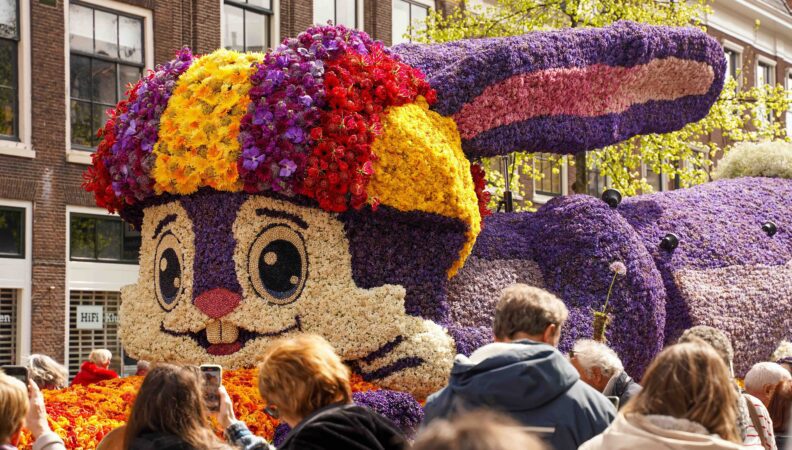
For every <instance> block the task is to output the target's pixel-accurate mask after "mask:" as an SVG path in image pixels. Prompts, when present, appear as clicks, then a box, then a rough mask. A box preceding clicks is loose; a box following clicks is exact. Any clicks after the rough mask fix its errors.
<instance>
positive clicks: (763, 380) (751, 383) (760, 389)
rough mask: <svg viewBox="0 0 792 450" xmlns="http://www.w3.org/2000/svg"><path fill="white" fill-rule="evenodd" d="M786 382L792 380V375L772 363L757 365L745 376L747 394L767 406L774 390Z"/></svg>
mask: <svg viewBox="0 0 792 450" xmlns="http://www.w3.org/2000/svg"><path fill="white" fill-rule="evenodd" d="M784 380H792V374H790V373H789V372H787V370H786V369H784V368H783V367H781V366H780V365H778V364H776V363H772V362H760V363H756V364H754V365H753V367H751V370H749V371H748V373H746V374H745V392H747V393H749V394H751V395H753V396H754V397H756V398H758V399H759V400H761V401H762V403H764V405H765V406H767V405H769V404H770V397H771V396H772V395H773V389H774V388H775V387H776V385H777V384H778V383H780V382H781V381H784Z"/></svg>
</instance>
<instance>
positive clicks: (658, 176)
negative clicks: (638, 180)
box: [641, 163, 665, 192]
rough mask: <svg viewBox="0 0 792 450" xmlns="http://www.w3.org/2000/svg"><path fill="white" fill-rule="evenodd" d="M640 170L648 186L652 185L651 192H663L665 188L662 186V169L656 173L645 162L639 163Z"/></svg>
mask: <svg viewBox="0 0 792 450" xmlns="http://www.w3.org/2000/svg"><path fill="white" fill-rule="evenodd" d="M641 171H642V172H643V174H642V175H643V177H644V179H645V180H646V182H647V183H648V184H649V186H652V189H653V191H652V192H663V191H664V190H665V189H664V186H663V173H662V171H661V172H660V173H657V172H655V171H654V170H652V168H651V167H650V166H649V165H648V164H646V163H644V164H641Z"/></svg>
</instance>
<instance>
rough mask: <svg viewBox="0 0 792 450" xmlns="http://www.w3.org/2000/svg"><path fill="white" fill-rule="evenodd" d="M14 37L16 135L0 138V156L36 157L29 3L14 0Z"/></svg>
mask: <svg viewBox="0 0 792 450" xmlns="http://www.w3.org/2000/svg"><path fill="white" fill-rule="evenodd" d="M16 4H17V37H16V41H15V42H16V46H15V48H14V53H15V58H14V59H15V60H16V70H14V77H15V79H14V85H15V86H14V89H15V90H16V97H15V99H14V102H15V104H14V107H15V110H16V114H15V117H14V121H15V127H16V135H15V136H13V137H10V136H4V137H0V155H8V156H17V157H21V158H35V157H36V152H35V151H34V150H33V147H32V144H31V140H32V127H31V121H32V117H33V115H32V108H31V104H30V102H31V87H30V84H31V67H30V2H28V1H23V0H17V2H16Z"/></svg>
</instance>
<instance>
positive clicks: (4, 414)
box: [0, 371, 30, 445]
mask: <svg viewBox="0 0 792 450" xmlns="http://www.w3.org/2000/svg"><path fill="white" fill-rule="evenodd" d="M28 408H30V401H29V400H28V393H27V388H26V387H25V385H24V384H23V383H22V382H21V381H19V380H17V379H16V378H11V377H9V376H8V375H6V374H4V373H3V372H2V371H0V445H3V444H12V445H15V444H16V441H17V439H19V432H20V431H22V422H23V421H24V419H25V415H27V412H28Z"/></svg>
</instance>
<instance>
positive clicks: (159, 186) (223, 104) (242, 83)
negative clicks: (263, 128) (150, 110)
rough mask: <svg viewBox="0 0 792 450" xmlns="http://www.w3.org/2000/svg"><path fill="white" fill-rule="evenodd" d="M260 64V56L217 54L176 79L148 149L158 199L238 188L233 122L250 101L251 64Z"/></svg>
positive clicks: (236, 132) (238, 148)
mask: <svg viewBox="0 0 792 450" xmlns="http://www.w3.org/2000/svg"><path fill="white" fill-rule="evenodd" d="M263 59H264V55H263V54H261V53H237V52H232V51H229V50H224V49H222V50H217V51H215V52H213V53H211V54H209V55H206V56H204V57H202V58H200V59H198V60H197V61H196V62H195V63H194V64H193V65H192V66H191V67H190V68H189V69H188V70H187V72H185V73H184V74H183V75H182V76H181V77H180V78H179V81H178V83H177V85H176V88H175V89H174V91H173V96H172V97H171V98H170V100H169V101H168V106H167V108H166V109H165V112H164V113H163V114H162V119H161V120H160V130H159V140H158V141H157V144H156V145H155V146H154V154H155V155H156V157H157V159H156V162H155V164H154V169H153V171H152V173H153V177H154V181H155V184H154V189H155V190H156V192H157V193H158V194H161V193H165V192H167V193H172V194H191V193H193V192H195V191H196V190H198V188H199V187H201V186H209V187H212V188H214V189H216V190H219V191H230V192H236V191H240V190H241V189H242V184H241V183H240V182H239V174H238V173H237V159H238V158H239V153H240V151H241V146H240V145H239V142H238V141H237V136H238V135H239V122H240V120H241V119H242V116H244V115H245V113H246V112H247V106H248V103H249V102H250V99H249V97H248V91H249V90H250V86H251V85H250V82H249V77H250V75H251V74H253V72H254V70H255V68H254V67H251V64H252V63H254V62H257V61H261V60H263Z"/></svg>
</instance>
